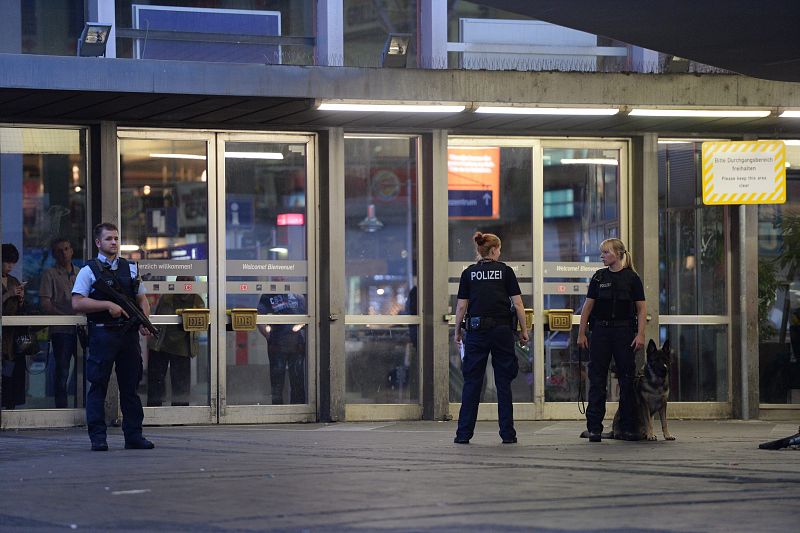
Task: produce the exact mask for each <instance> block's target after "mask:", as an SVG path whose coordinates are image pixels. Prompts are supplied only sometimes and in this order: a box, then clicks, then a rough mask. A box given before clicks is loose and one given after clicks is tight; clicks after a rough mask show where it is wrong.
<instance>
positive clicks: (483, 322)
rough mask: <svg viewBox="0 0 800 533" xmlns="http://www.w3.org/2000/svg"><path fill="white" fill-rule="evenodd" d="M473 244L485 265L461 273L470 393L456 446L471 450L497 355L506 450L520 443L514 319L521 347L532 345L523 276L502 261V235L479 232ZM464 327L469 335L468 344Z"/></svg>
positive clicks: (459, 309)
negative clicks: (484, 389)
mask: <svg viewBox="0 0 800 533" xmlns="http://www.w3.org/2000/svg"><path fill="white" fill-rule="evenodd" d="M473 240H474V241H475V249H476V251H477V252H478V256H479V257H480V259H479V260H478V262H477V263H476V264H474V265H471V266H470V267H469V268H467V269H466V270H464V272H462V273H461V281H460V283H459V286H458V303H457V305H456V324H457V326H456V332H455V336H454V341H455V342H456V344H457V345H459V346H460V345H461V344H462V342H464V346H463V350H464V352H463V353H464V357H463V361H462V362H461V373H462V374H463V375H464V388H463V391H462V393H461V411H460V412H459V415H458V430H457V431H456V437H455V439H454V442H455V443H457V444H469V440H470V439H471V438H472V435H473V432H474V431H475V421H476V419H477V418H478V405H479V404H480V395H481V387H482V386H483V378H484V375H485V374H486V363H487V359H488V358H489V353H490V352H491V354H492V368H494V382H495V387H496V388H497V416H498V423H499V425H500V438H501V439H503V443H504V444H513V443H515V442H517V432H516V431H515V430H514V410H513V407H512V403H511V381H512V380H513V379H514V378H515V377H517V371H518V370H519V366H518V364H517V356H516V354H515V352H514V328H515V323H514V318H515V317H516V319H517V320H518V321H519V324H520V327H521V329H520V334H519V341H520V343H526V342H528V329H527V327H526V324H525V308H524V307H523V304H522V297H521V296H520V294H521V291H520V289H519V283H517V276H516V275H515V274H514V271H513V270H512V269H511V267H509V266H508V265H506V264H505V263H501V262H500V261H498V260H497V259H498V258H499V257H500V239H499V238H498V237H497V235H494V234H492V233H481V232H476V233H475V235H474V236H473ZM462 321H463V327H464V329H465V330H466V338H465V339H464V340H463V341H462V332H461V331H462ZM460 347H461V346H460Z"/></svg>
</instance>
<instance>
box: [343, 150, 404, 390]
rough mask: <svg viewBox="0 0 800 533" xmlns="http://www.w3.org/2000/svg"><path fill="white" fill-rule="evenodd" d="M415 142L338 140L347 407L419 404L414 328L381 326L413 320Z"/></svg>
mask: <svg viewBox="0 0 800 533" xmlns="http://www.w3.org/2000/svg"><path fill="white" fill-rule="evenodd" d="M417 150H418V139H417V138H415V137H411V138H408V137H368V136H365V137H355V136H352V137H346V138H345V217H344V220H345V276H346V286H345V291H346V292H345V296H346V300H345V302H346V304H345V305H346V307H345V308H346V313H347V314H348V315H370V316H374V317H375V324H370V325H367V326H363V327H360V326H348V328H347V339H346V344H345V351H346V358H347V362H346V379H345V383H346V388H347V401H348V402H349V403H409V402H410V403H416V402H418V401H419V392H418V388H419V387H418V380H419V372H420V367H419V361H418V358H417V349H418V340H419V326H418V325H417V324H408V325H402V326H397V325H393V326H388V325H386V326H384V325H380V321H381V318H380V317H381V316H384V317H385V316H403V315H406V316H409V317H412V316H413V317H417V316H418V314H419V308H418V298H417V290H418V289H417V252H418V248H417V183H418V181H417V179H418V177H417V165H418V161H417Z"/></svg>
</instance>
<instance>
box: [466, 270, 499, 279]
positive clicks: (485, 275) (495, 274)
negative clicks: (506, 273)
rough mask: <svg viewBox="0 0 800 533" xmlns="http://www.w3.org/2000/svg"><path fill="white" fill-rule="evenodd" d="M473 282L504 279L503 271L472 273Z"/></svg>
mask: <svg viewBox="0 0 800 533" xmlns="http://www.w3.org/2000/svg"><path fill="white" fill-rule="evenodd" d="M470 274H471V278H470V279H471V280H476V279H477V280H482V279H503V271H502V270H478V271H476V272H471V273H470Z"/></svg>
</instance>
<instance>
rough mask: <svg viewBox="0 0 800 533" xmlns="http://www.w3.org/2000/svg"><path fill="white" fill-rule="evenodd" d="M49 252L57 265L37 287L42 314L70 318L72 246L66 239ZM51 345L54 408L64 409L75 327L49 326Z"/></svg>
mask: <svg viewBox="0 0 800 533" xmlns="http://www.w3.org/2000/svg"><path fill="white" fill-rule="evenodd" d="M50 250H51V252H52V254H53V259H55V261H56V264H55V266H53V267H52V268H48V269H47V270H45V271H44V273H43V274H42V281H41V284H40V286H39V301H40V302H41V306H42V312H43V313H44V314H46V315H72V314H73V311H72V286H73V285H74V284H75V277H76V274H77V273H78V269H77V268H75V266H74V265H73V264H72V255H73V250H72V244H71V243H70V242H69V239H64V238H57V239H55V240H54V241H53V242H52V244H51V246H50ZM49 333H50V342H51V343H52V345H53V360H54V361H55V379H54V381H55V405H56V408H59V409H62V408H64V407H67V406H68V405H67V403H68V397H69V394H70V392H71V394H73V395H74V394H75V390H74V389H73V390H72V391H68V390H67V388H68V387H67V384H68V382H69V381H70V380H69V374H70V372H69V371H70V364H71V363H72V360H73V359H75V354H76V353H77V345H78V333H77V330H76V328H75V326H50V328H49Z"/></svg>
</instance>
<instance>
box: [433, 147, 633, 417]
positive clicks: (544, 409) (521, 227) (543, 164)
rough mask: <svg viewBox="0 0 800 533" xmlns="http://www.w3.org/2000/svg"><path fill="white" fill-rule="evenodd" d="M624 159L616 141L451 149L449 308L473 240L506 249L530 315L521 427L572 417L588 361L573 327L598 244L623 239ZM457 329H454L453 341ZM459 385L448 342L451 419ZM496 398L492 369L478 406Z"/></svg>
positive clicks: (522, 359) (519, 394)
mask: <svg viewBox="0 0 800 533" xmlns="http://www.w3.org/2000/svg"><path fill="white" fill-rule="evenodd" d="M626 150H627V145H626V144H625V143H623V142H614V141H575V140H569V141H566V140H564V141H562V140H541V141H540V140H536V139H486V138H451V139H450V141H449V149H448V211H449V243H450V244H449V252H448V255H449V268H448V277H449V280H450V283H449V294H450V300H451V301H450V305H451V306H452V309H453V310H454V309H455V305H456V297H455V295H456V292H457V290H458V280H459V276H460V275H461V272H462V271H463V270H464V268H466V267H467V266H469V265H470V264H471V263H473V262H474V261H475V249H474V244H473V241H472V235H473V233H474V232H475V231H481V232H484V233H487V232H488V233H495V234H497V235H498V236H499V237H500V239H501V240H502V243H503V255H502V257H501V258H500V260H501V261H503V262H505V263H507V264H509V265H510V266H511V267H512V268H513V269H514V271H515V273H516V275H517V279H518V280H519V282H520V288H521V289H522V300H523V303H524V304H525V307H526V308H528V309H531V310H532V311H533V314H534V319H533V328H532V331H531V332H530V339H531V340H530V341H529V343H528V346H525V347H519V346H518V347H517V359H518V363H519V369H520V371H519V375H518V377H517V379H515V380H514V382H513V383H512V393H513V398H514V403H515V404H517V405H516V406H515V416H517V417H518V418H520V419H526V418H527V419H531V418H542V417H544V418H553V417H559V416H560V417H566V418H571V417H575V416H578V410H577V406H576V403H575V401H576V400H577V399H578V391H579V388H580V387H581V386H583V387H586V384H585V365H586V355H583V359H582V361H581V359H580V356H581V355H582V354H580V353H579V352H578V351H577V350H578V348H577V344H576V338H577V325H578V323H579V318H580V312H581V306H582V304H583V301H584V298H585V295H586V289H587V287H588V281H589V278H590V277H591V275H592V274H593V273H594V271H595V270H596V269H597V268H600V267H602V264H601V263H600V262H599V251H598V247H599V244H600V242H601V241H602V240H603V239H606V238H608V237H618V236H620V235H623V236H624V235H625V229H626V228H625V227H623V221H624V220H625V217H624V209H623V206H624V205H625V194H624V186H623V181H622V176H625V175H626V172H627V168H626V165H625V162H626V160H627V152H626ZM623 238H624V237H623ZM550 309H572V310H573V317H572V323H573V330H572V331H571V332H556V331H550V329H549V327H548V324H547V318H546V312H547V311H548V310H550ZM454 327H455V324H452V323H451V324H450V333H451V337H452V331H453V328H454ZM582 374H583V377H584V379H581V375H582ZM462 385H463V378H462V377H461V361H460V357H459V354H458V352H457V351H456V349H455V346H454V345H453V343H452V342H451V343H450V401H451V413H452V414H454V415H455V414H457V413H458V404H459V403H460V401H461V387H462ZM610 390H611V389H610ZM496 398H497V396H496V391H495V389H494V378H493V375H492V371H491V365H489V366H488V369H487V376H486V379H485V382H484V393H483V401H484V402H489V403H491V402H494V401H496ZM559 402H565V403H559ZM479 417H481V418H494V417H496V408H495V407H494V406H492V405H486V406H485V407H482V408H481V411H480V413H479Z"/></svg>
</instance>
